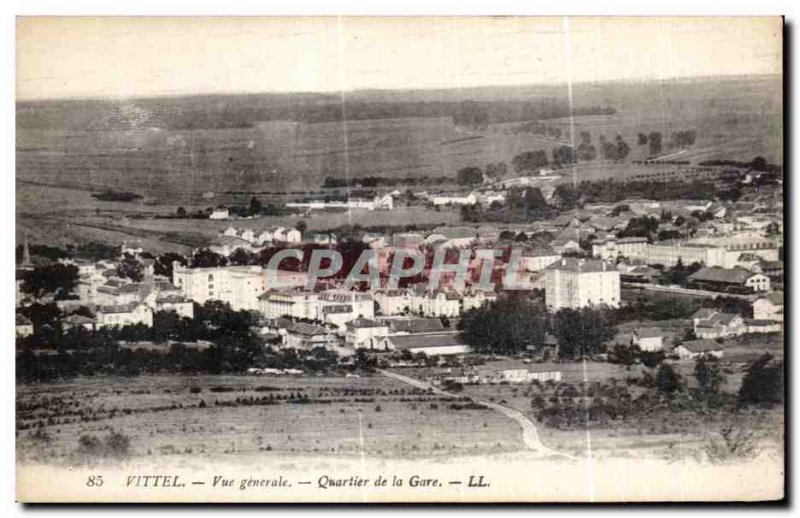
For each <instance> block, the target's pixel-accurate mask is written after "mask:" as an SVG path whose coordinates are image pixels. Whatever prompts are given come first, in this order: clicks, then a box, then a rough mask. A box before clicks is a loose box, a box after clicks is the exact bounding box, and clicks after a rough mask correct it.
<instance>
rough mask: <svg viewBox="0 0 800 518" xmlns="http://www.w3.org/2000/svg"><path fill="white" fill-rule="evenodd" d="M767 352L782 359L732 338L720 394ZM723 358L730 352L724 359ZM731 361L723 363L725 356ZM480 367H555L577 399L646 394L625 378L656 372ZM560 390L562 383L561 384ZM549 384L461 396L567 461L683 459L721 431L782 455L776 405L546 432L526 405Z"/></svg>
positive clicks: (576, 366) (600, 366) (426, 371)
mask: <svg viewBox="0 0 800 518" xmlns="http://www.w3.org/2000/svg"><path fill="white" fill-rule="evenodd" d="M765 352H770V353H771V354H773V355H774V356H776V357H779V358H780V357H782V347H781V344H780V343H778V342H776V341H775V339H774V338H773V339H766V338H765V339H764V340H762V341H761V342H760V343H747V344H741V343H738V342H737V341H733V342H731V344H730V350H727V349H726V357H725V358H724V359H723V360H722V361H721V367H722V369H723V372H724V375H725V383H724V384H723V385H722V386H721V388H720V390H721V391H722V392H726V393H729V394H736V393H737V392H738V390H739V387H740V386H741V383H742V379H743V377H744V375H745V372H746V369H747V366H748V363H745V362H749V361H752V360H754V359H756V358H757V357H758V356H760V355H762V354H764V353H765ZM729 353H730V354H729ZM729 357H730V358H729ZM671 364H672V365H673V367H674V368H675V370H676V371H677V372H678V373H679V374H680V375H681V377H682V378H683V380H684V382H685V383H686V385H687V386H688V387H689V388H694V387H695V386H696V381H695V379H694V376H693V369H694V366H695V362H694V361H675V362H671ZM483 367H486V368H502V369H512V368H528V369H532V370H534V371H538V372H546V371H553V370H558V371H561V373H562V384H569V385H573V386H574V387H575V388H576V389H577V393H578V394H579V395H580V394H582V393H583V391H585V390H587V387H589V386H590V385H592V384H594V383H595V382H599V383H603V384H617V385H619V386H624V387H626V389H627V390H628V392H629V393H630V394H631V397H632V398H634V399H635V398H636V397H638V396H639V395H641V394H643V393H644V392H645V389H643V388H642V387H640V386H638V385H634V384H630V383H628V382H627V381H626V380H627V379H628V378H640V377H641V376H642V374H644V373H645V372H649V373H650V374H651V375H655V372H656V371H655V370H654V369H649V368H647V367H645V366H643V365H633V366H631V367H630V368H626V367H625V366H622V365H615V364H610V363H601V362H586V363H580V362H576V363H534V364H525V363H523V362H522V361H520V360H511V359H502V360H499V361H493V362H488V363H487V364H486V365H484V366H483ZM401 372H402V373H403V374H406V375H410V376H415V377H418V378H425V377H427V376H431V375H433V374H440V375H444V374H446V370H445V369H432V368H419V369H403V370H402V371H401ZM562 386H563V385H562ZM555 388H556V384H549V383H545V384H544V386H539V385H536V384H534V385H528V384H497V385H465V386H464V388H463V392H462V393H461V394H462V395H466V396H469V397H472V398H474V399H475V400H485V401H489V402H492V403H497V404H501V405H505V406H508V407H511V408H515V409H517V410H519V411H521V412H522V413H523V414H525V416H526V417H527V418H528V419H530V420H531V421H532V422H534V423H536V428H537V429H538V433H539V436H540V438H541V440H542V442H543V443H544V444H545V445H546V446H547V447H549V448H552V449H554V450H556V451H558V452H561V453H564V454H567V455H572V456H574V457H585V456H587V455H590V456H592V457H594V458H620V457H622V458H651V459H671V460H685V458H686V457H688V456H689V455H695V454H697V452H701V451H702V450H703V448H704V447H706V446H707V445H708V444H709V441H710V440H718V439H719V432H720V431H721V430H722V429H723V428H724V427H726V426H733V427H734V428H735V429H738V430H747V431H750V432H753V434H754V439H753V440H754V443H755V444H756V445H757V448H758V449H759V451H761V452H763V453H765V454H770V455H774V454H778V455H782V452H783V440H784V438H783V428H784V425H783V423H784V414H783V409H782V408H777V409H757V410H744V411H740V412H736V413H731V412H730V411H727V410H708V411H705V412H703V413H697V412H693V411H688V410H687V411H675V412H672V413H670V414H669V415H668V416H667V415H664V414H663V413H656V414H653V415H648V416H642V417H641V418H637V419H635V420H618V421H616V422H614V423H613V424H611V425H608V426H591V427H590V428H588V429H587V428H583V427H576V428H572V429H568V428H553V427H550V426H547V425H546V424H544V423H542V422H538V421H537V416H536V411H535V409H534V408H533V407H532V404H531V402H532V400H533V399H534V398H536V397H539V396H541V397H542V398H544V399H548V398H549V397H551V396H552V395H553V394H554V389H555Z"/></svg>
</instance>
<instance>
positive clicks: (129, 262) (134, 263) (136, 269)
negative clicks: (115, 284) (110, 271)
mask: <svg viewBox="0 0 800 518" xmlns="http://www.w3.org/2000/svg"><path fill="white" fill-rule="evenodd" d="M117 275H118V276H120V277H122V278H123V279H130V280H132V281H134V282H141V281H142V279H144V265H143V264H142V263H140V262H139V260H138V259H136V258H135V257H134V256H132V255H130V254H125V257H123V258H122V260H121V261H120V262H119V264H118V265H117Z"/></svg>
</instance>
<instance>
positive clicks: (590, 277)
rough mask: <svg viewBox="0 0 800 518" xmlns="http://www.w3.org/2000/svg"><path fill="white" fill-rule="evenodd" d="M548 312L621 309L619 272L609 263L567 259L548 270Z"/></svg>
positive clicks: (546, 292)
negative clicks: (598, 306)
mask: <svg viewBox="0 0 800 518" xmlns="http://www.w3.org/2000/svg"><path fill="white" fill-rule="evenodd" d="M545 301H546V303H547V308H548V309H549V310H551V311H558V310H560V309H564V308H571V309H576V308H583V307H588V306H597V305H606V306H610V307H614V308H616V307H619V302H620V281H619V271H617V269H616V268H614V266H613V265H610V264H608V263H606V262H605V261H595V260H585V259H576V258H563V259H561V260H560V261H558V262H556V263H553V264H551V265H550V266H548V267H547V268H546V269H545Z"/></svg>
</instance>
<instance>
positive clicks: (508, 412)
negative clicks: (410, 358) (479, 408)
mask: <svg viewBox="0 0 800 518" xmlns="http://www.w3.org/2000/svg"><path fill="white" fill-rule="evenodd" d="M378 372H379V373H381V374H382V375H384V376H386V377H387V378H392V379H395V380H397V381H400V382H402V383H405V384H407V385H411V386H412V387H416V388H419V389H422V390H432V391H433V392H434V393H435V394H439V395H442V396H447V397H454V398H457V397H462V396H460V395H458V394H453V393H452V392H447V391H445V390H442V389H440V388H438V387H435V386H434V385H432V384H431V383H428V382H425V381H422V380H418V379H416V378H412V377H409V376H405V375H403V374H398V373H397V372H393V371H389V370H385V369H378ZM470 399H471V400H472V401H473V402H475V403H477V404H479V405H483V406H485V407H487V408H491V409H492V410H494V411H496V412H498V413H500V414H502V415H504V416H506V417H508V418H509V419H512V420H514V421H516V422H517V424H519V426H520V428H522V441H523V442H524V443H525V446H526V447H527V448H528V449H529V450H533V451H536V452H538V453H540V454H542V455H552V456H558V457H564V458H567V459H570V460H577V459H576V458H575V457H573V456H572V455H567V454H566V453H561V452H559V451H556V450H554V449H552V448H548V447H547V446H545V445H544V444H543V443H542V440H541V439H540V438H539V431H538V430H537V429H536V425H534V424H533V422H532V421H531V420H530V419H528V418H527V417H525V414H523V413H522V412H520V411H519V410H517V409H515V408H511V407H507V406H504V405H498V404H497V403H492V402H490V401H482V400H476V399H473V398H470Z"/></svg>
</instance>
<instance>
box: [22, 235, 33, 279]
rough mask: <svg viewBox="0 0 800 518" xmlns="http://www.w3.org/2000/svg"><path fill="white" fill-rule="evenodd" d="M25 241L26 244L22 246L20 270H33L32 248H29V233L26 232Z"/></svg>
mask: <svg viewBox="0 0 800 518" xmlns="http://www.w3.org/2000/svg"><path fill="white" fill-rule="evenodd" d="M23 240H24V243H23V245H22V264H21V265H20V268H23V269H25V270H32V269H33V263H32V262H31V250H30V247H29V246H28V233H27V232H25V237H24V238H23Z"/></svg>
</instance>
